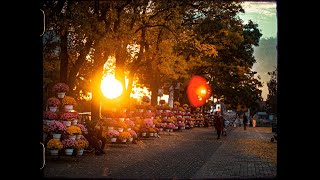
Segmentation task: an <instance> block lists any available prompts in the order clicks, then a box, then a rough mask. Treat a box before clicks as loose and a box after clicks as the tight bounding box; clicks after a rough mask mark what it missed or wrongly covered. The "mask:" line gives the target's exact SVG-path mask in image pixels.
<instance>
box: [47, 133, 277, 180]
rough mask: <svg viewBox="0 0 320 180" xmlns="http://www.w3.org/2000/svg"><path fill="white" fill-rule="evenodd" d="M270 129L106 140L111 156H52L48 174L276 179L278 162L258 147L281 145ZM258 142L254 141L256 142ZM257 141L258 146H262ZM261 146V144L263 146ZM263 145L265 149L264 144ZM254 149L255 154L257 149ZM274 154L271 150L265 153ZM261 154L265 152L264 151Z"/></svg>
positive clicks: (84, 176) (49, 175)
mask: <svg viewBox="0 0 320 180" xmlns="http://www.w3.org/2000/svg"><path fill="white" fill-rule="evenodd" d="M272 136H273V134H272V132H271V128H269V127H265V128H262V127H255V128H252V127H249V128H248V129H247V130H246V131H245V130H243V127H236V128H234V127H229V128H228V135H227V136H223V137H222V138H221V139H219V140H218V139H217V138H216V134H215V132H214V129H213V127H209V128H193V129H190V130H183V131H182V132H173V133H170V134H169V133H167V132H162V133H161V138H145V139H143V140H142V141H141V142H139V143H138V144H107V145H106V147H105V151H106V154H105V155H101V156H95V155H93V154H85V155H84V156H82V157H69V156H63V157H61V159H57V158H56V157H52V156H51V157H50V156H48V157H47V158H46V166H45V168H44V177H46V178H50V177H65V178H105V179H216V178H218V179H226V178H229V179H239V178H241V179H247V178H264V179H266V178H275V177H276V163H275V162H274V161H272V159H266V157H270V155H269V156H265V155H264V154H261V153H260V150H259V149H258V150H259V151H258V152H256V150H257V148H258V147H260V146H259V143H264V144H262V145H265V144H266V145H267V146H268V147H272V148H273V149H275V148H276V146H277V143H271V142H270V138H271V137H272ZM251 142H254V143H251ZM257 143H258V144H257ZM261 147H262V146H261ZM261 147H260V148H261ZM253 152H254V153H253ZM261 152H266V153H267V152H269V151H268V149H266V151H263V150H262V151H261ZM259 153H260V154H259Z"/></svg>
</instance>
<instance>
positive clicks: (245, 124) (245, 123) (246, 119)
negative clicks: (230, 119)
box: [242, 113, 248, 130]
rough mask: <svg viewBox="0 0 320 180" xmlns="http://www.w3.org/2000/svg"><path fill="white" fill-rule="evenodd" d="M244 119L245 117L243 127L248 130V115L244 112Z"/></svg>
mask: <svg viewBox="0 0 320 180" xmlns="http://www.w3.org/2000/svg"><path fill="white" fill-rule="evenodd" d="M242 119H243V129H244V130H247V125H248V117H247V115H246V113H243V117H242Z"/></svg>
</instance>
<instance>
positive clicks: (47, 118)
mask: <svg viewBox="0 0 320 180" xmlns="http://www.w3.org/2000/svg"><path fill="white" fill-rule="evenodd" d="M57 119H58V114H57V113H56V112H52V111H43V122H44V124H48V125H49V124H51V122H52V121H53V120H57Z"/></svg>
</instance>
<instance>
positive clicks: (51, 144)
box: [47, 139, 63, 150]
mask: <svg viewBox="0 0 320 180" xmlns="http://www.w3.org/2000/svg"><path fill="white" fill-rule="evenodd" d="M47 148H48V149H50V150H54V149H57V150H61V149H62V148H63V144H62V142H61V141H60V139H50V140H49V141H48V143H47Z"/></svg>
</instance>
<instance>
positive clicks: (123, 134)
mask: <svg viewBox="0 0 320 180" xmlns="http://www.w3.org/2000/svg"><path fill="white" fill-rule="evenodd" d="M131 137H132V135H131V133H129V132H128V131H123V132H121V133H120V134H119V139H120V140H125V139H129V138H131Z"/></svg>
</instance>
